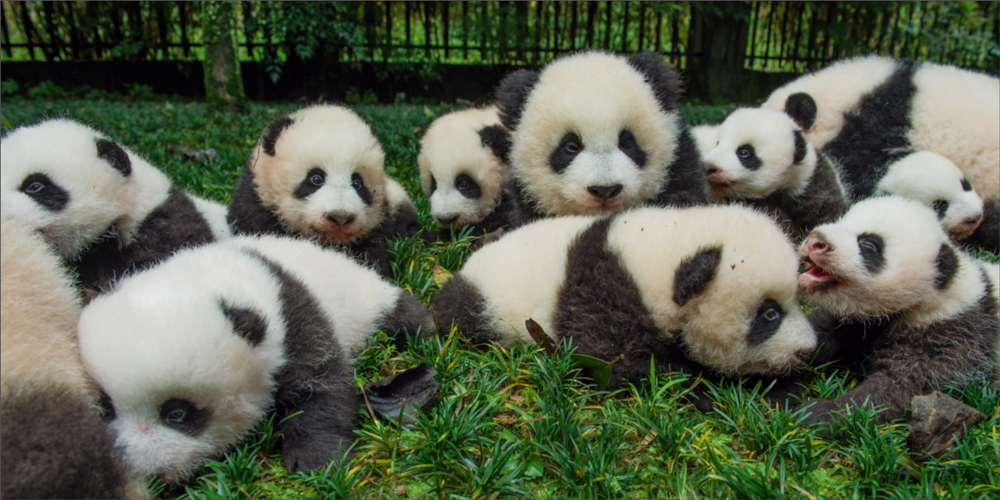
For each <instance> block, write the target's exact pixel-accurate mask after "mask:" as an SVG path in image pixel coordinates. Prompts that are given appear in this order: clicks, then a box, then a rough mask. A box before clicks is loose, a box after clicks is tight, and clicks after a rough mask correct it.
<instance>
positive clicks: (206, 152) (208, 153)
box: [164, 144, 219, 163]
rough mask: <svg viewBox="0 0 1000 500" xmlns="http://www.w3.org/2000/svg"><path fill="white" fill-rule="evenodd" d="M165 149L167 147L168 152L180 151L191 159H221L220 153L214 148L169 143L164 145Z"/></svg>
mask: <svg viewBox="0 0 1000 500" xmlns="http://www.w3.org/2000/svg"><path fill="white" fill-rule="evenodd" d="M164 149H166V150H167V152H168V153H180V154H181V155H182V156H184V159H185V160H189V161H197V162H202V163H211V162H213V161H215V160H217V159H219V153H218V152H217V151H216V150H215V149H213V148H208V149H199V150H195V149H194V148H192V147H190V146H184V145H183V144H167V145H166V146H164Z"/></svg>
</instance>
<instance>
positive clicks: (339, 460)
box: [282, 439, 351, 472]
mask: <svg viewBox="0 0 1000 500" xmlns="http://www.w3.org/2000/svg"><path fill="white" fill-rule="evenodd" d="M318 444H319V443H315V442H313V443H305V442H304V443H302V444H301V445H298V446H288V445H287V443H286V445H285V446H284V449H282V456H283V457H284V461H285V468H286V469H288V470H289V471H297V470H301V471H304V472H309V471H313V470H316V469H319V468H322V467H326V466H327V464H329V463H330V462H334V468H339V467H340V466H341V465H343V464H345V463H347V461H348V459H349V458H348V456H347V455H346V451H347V450H348V449H349V448H350V447H351V440H350V439H344V440H341V441H340V443H339V445H335V446H332V447H331V446H322V445H318Z"/></svg>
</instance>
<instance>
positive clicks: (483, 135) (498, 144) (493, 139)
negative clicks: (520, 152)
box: [479, 125, 510, 165]
mask: <svg viewBox="0 0 1000 500" xmlns="http://www.w3.org/2000/svg"><path fill="white" fill-rule="evenodd" d="M479 139H480V140H481V141H482V143H483V146H484V147H487V148H490V151H492V152H493V156H496V157H497V158H500V161H502V162H504V163H506V164H508V165H510V134H509V133H508V132H507V131H506V130H504V128H503V127H502V126H500V125H489V126H486V127H483V128H482V129H481V130H480V131H479Z"/></svg>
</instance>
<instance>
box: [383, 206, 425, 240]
mask: <svg viewBox="0 0 1000 500" xmlns="http://www.w3.org/2000/svg"><path fill="white" fill-rule="evenodd" d="M391 216H392V222H391V224H389V227H390V228H391V229H390V231H389V234H390V235H395V234H398V235H401V236H403V237H404V238H412V237H413V236H414V235H416V234H417V232H419V231H420V220H419V219H418V218H417V209H416V207H414V206H413V205H411V204H409V203H404V204H402V205H399V206H398V207H396V211H395V212H393V213H392V214H391Z"/></svg>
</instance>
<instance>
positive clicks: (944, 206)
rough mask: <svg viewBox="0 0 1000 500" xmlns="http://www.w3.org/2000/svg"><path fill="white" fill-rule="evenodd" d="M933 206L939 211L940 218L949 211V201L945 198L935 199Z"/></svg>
mask: <svg viewBox="0 0 1000 500" xmlns="http://www.w3.org/2000/svg"><path fill="white" fill-rule="evenodd" d="M931 208H933V209H934V211H935V212H937V217H938V219H943V218H944V213H945V212H947V211H948V202H947V201H944V200H935V201H934V203H933V204H932V205H931Z"/></svg>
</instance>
